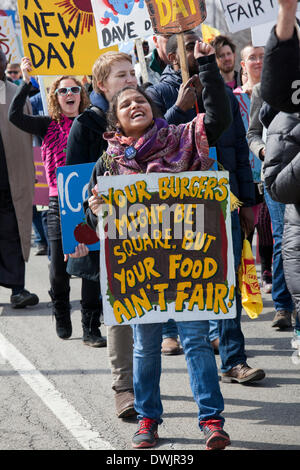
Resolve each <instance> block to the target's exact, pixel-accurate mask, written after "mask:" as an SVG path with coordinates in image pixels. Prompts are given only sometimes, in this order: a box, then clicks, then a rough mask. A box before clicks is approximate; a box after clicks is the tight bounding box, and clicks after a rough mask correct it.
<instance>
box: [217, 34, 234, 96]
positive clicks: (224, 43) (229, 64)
mask: <svg viewBox="0 0 300 470" xmlns="http://www.w3.org/2000/svg"><path fill="white" fill-rule="evenodd" d="M211 45H212V46H213V48H214V49H215V51H216V60H217V64H218V67H219V69H220V72H221V75H222V77H223V79H224V82H225V83H226V85H228V86H229V87H230V88H231V89H232V90H234V89H235V88H237V87H238V86H240V85H241V81H240V75H239V73H238V72H237V71H235V70H234V65H235V49H236V47H235V44H233V42H232V41H231V40H230V39H229V38H228V37H226V36H222V35H220V36H217V37H216V38H215V39H214V40H213V41H212V42H211Z"/></svg>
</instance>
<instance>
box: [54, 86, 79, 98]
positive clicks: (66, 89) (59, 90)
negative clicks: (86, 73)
mask: <svg viewBox="0 0 300 470" xmlns="http://www.w3.org/2000/svg"><path fill="white" fill-rule="evenodd" d="M80 90H81V86H66V87H63V88H57V89H56V90H55V93H57V94H58V95H60V96H66V95H67V94H68V92H70V93H72V94H73V95H78V94H79V93H80Z"/></svg>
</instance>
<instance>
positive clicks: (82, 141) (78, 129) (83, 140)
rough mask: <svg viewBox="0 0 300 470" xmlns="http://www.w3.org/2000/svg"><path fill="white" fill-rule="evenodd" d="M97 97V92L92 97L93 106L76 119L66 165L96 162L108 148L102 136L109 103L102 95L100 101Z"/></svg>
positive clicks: (70, 138) (69, 139) (71, 132)
mask: <svg viewBox="0 0 300 470" xmlns="http://www.w3.org/2000/svg"><path fill="white" fill-rule="evenodd" d="M95 95H96V94H95V92H92V93H91V95H90V99H91V101H92V106H90V107H89V108H88V109H86V110H85V111H84V112H83V113H82V114H80V115H79V116H77V117H76V118H75V119H74V122H73V125H72V128H71V131H70V134H69V138H68V145H67V156H66V165H77V164H79V163H90V162H96V161H97V160H98V158H99V157H100V156H101V155H102V153H103V151H104V150H105V149H106V147H107V142H106V141H105V140H104V139H102V134H103V132H105V129H106V112H107V110H108V103H107V101H106V100H105V98H104V97H102V95H98V96H97V98H98V99H95ZM95 103H97V104H95Z"/></svg>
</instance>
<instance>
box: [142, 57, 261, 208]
mask: <svg viewBox="0 0 300 470" xmlns="http://www.w3.org/2000/svg"><path fill="white" fill-rule="evenodd" d="M200 59H202V61H201V60H200ZM200 59H198V62H199V65H200V72H199V77H200V81H201V83H202V84H203V85H204V86H205V88H204V92H203V94H202V99H201V98H200V99H199V100H198V106H199V110H200V112H205V111H206V109H207V107H210V110H211V114H207V116H206V117H205V121H204V123H205V124H208V126H206V134H207V138H208V142H209V145H210V146H215V147H216V149H217V155H218V161H219V162H220V163H221V164H222V165H223V166H224V168H225V169H226V170H228V171H229V180H230V188H231V191H232V192H233V194H234V195H235V196H236V197H237V198H238V199H239V200H240V201H242V202H243V205H244V207H250V206H253V205H254V204H255V192H254V184H253V177H252V171H251V168H250V162H249V147H248V144H247V140H246V132H245V127H244V124H243V121H242V117H241V113H240V108H239V104H238V101H237V99H236V98H235V96H234V94H233V93H232V91H231V89H230V88H229V87H228V86H225V87H224V81H223V79H222V77H221V75H220V72H219V69H218V67H217V64H216V62H215V56H214V55H211V56H208V57H201V58H200ZM204 59H206V61H205V60H204ZM181 83H182V78H181V73H180V72H175V71H174V70H173V69H172V67H171V66H167V67H166V68H165V70H164V72H163V74H162V75H161V78H160V83H158V84H156V85H153V86H151V87H149V88H147V94H149V96H150V97H151V98H152V100H153V101H154V102H155V104H156V105H157V106H158V107H159V108H160V110H161V112H162V114H163V115H164V118H165V119H166V120H167V121H168V122H169V123H170V124H176V125H178V124H181V123H184V122H189V121H191V120H192V119H193V118H194V117H195V116H196V110H195V109H190V110H189V111H187V112H183V111H181V110H180V109H179V108H178V106H176V104H175V103H176V100H177V96H178V91H179V87H180V85H181ZM203 103H204V104H203ZM204 105H205V111H204ZM228 106H229V109H231V115H232V122H231V124H230V125H229V126H226V127H224V123H223V119H224V115H226V113H228ZM214 111H215V112H216V113H217V120H216V123H215V124H213V123H212V120H213V119H214V118H215V116H214V113H213V112H214Z"/></svg>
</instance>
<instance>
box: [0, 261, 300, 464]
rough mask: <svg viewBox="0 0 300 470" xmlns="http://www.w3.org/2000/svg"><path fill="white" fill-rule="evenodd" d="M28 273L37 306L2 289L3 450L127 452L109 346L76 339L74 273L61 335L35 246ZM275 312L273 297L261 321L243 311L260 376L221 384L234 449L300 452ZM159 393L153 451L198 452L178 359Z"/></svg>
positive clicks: (295, 398) (296, 372)
mask: <svg viewBox="0 0 300 470" xmlns="http://www.w3.org/2000/svg"><path fill="white" fill-rule="evenodd" d="M26 273H27V277H26V288H27V289H29V290H31V291H33V292H35V293H37V294H38V295H39V297H40V303H39V305H38V306H36V307H33V308H31V309H29V308H26V309H24V310H14V309H12V308H11V307H10V304H9V298H10V291H9V290H7V289H4V288H2V287H1V288H0V384H1V385H0V402H1V407H0V450H81V449H87V450H92V449H98V450H108V451H109V452H108V455H112V456H113V455H115V454H114V450H130V449H131V444H130V442H131V436H132V435H133V433H134V432H135V430H136V426H137V423H136V421H134V420H131V421H130V420H120V419H118V418H117V417H116V416H115V411H114V397H113V392H112V390H111V376H110V370H109V367H108V361H107V352H106V348H101V349H93V348H90V347H87V346H85V345H83V343H82V339H81V334H82V330H81V323H80V303H79V300H80V286H81V282H80V280H79V279H72V280H71V300H72V306H73V310H72V322H73V335H72V337H71V338H70V339H69V340H61V339H59V338H58V337H57V336H56V333H55V321H54V320H53V319H52V315H51V309H50V307H49V296H48V293H47V291H48V289H49V285H48V284H49V283H48V260H47V257H45V256H34V255H33V253H32V254H31V257H30V261H29V263H28V265H27V270H26ZM272 318H273V304H272V300H271V296H270V295H268V296H264V311H263V313H262V314H261V315H260V317H259V318H258V319H256V320H250V318H249V317H248V316H247V315H246V313H245V312H243V317H242V324H243V331H244V335H245V338H246V352H247V355H248V363H249V364H250V365H251V366H252V367H261V368H263V369H264V370H265V372H266V378H265V379H264V380H263V381H261V382H258V383H257V384H252V385H248V386H246V385H240V384H223V383H221V390H222V393H223V395H224V399H225V411H224V417H225V420H226V423H225V429H226V430H227V432H228V433H229V434H230V436H231V440H232V446H231V447H230V449H231V450H265V451H269V450H299V449H300V364H299V365H297V364H294V363H293V362H292V354H293V350H292V349H291V344H290V340H291V336H292V331H277V330H276V329H273V328H271V321H272ZM102 333H103V334H104V335H105V326H103V327H102ZM216 359H217V363H218V364H219V357H218V356H217V357H216ZM161 395H162V399H163V405H164V416H163V419H164V421H163V423H162V425H161V426H160V428H159V435H160V441H159V445H158V446H157V448H155V449H153V451H152V454H155V452H157V451H165V452H166V451H176V452H180V451H198V450H203V449H204V448H205V446H204V440H203V437H202V434H201V432H200V431H199V429H198V424H197V408H196V405H195V403H194V400H193V398H192V394H191V391H190V386H189V378H188V374H187V371H186V365H185V359H184V356H170V357H163V373H162V378H161ZM156 449H157V451H156ZM128 455H129V454H128ZM109 463H110V462H109ZM152 463H153V462H152ZM186 463H188V462H186ZM132 466H135V465H134V464H133V462H132ZM136 466H138V465H136Z"/></svg>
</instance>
